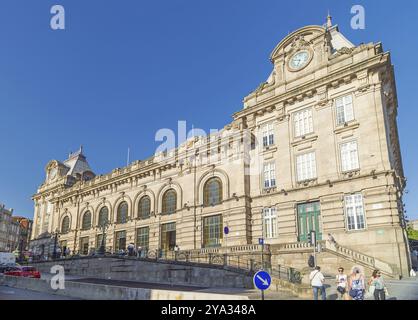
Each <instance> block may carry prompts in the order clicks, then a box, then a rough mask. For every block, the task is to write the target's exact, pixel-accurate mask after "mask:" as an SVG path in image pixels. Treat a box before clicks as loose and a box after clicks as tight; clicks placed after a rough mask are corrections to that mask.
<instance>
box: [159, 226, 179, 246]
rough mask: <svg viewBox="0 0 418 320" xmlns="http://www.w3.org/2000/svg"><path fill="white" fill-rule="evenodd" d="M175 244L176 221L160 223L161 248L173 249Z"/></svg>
mask: <svg viewBox="0 0 418 320" xmlns="http://www.w3.org/2000/svg"><path fill="white" fill-rule="evenodd" d="M175 246H176V223H175V222H171V223H165V224H163V225H161V249H162V250H164V251H165V250H174V247H175Z"/></svg>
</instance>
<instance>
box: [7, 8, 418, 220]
mask: <svg viewBox="0 0 418 320" xmlns="http://www.w3.org/2000/svg"><path fill="white" fill-rule="evenodd" d="M54 4H61V5H63V6H64V7H65V9H66V30H65V31H53V30H51V29H50V18H51V14H50V8H51V7H52V5H54ZM353 4H362V5H363V6H364V7H365V9H366V29H365V30H352V29H351V28H350V19H351V13H350V9H351V6H352V5H353ZM328 9H329V10H330V12H331V14H332V16H333V21H334V23H337V24H338V25H339V26H340V30H341V31H342V32H343V33H344V34H345V35H346V36H347V37H348V38H349V39H350V40H351V41H352V42H353V43H355V44H359V43H361V42H372V41H373V42H378V41H382V42H383V46H384V49H385V50H389V51H391V52H392V60H393V63H394V65H395V72H396V79H397V89H398V98H399V117H398V120H399V131H400V140H401V147H402V155H403V164H404V168H405V173H406V176H407V178H408V186H407V189H408V190H409V193H408V194H407V195H406V197H405V203H406V207H407V210H408V215H409V216H410V217H414V218H418V170H417V169H416V166H417V161H416V159H417V158H418V148H417V145H418V142H417V141H418V125H417V119H418V107H417V102H416V101H417V99H416V94H417V92H418V84H417V83H418V81H417V78H416V76H417V71H418V58H417V52H418V41H417V36H416V32H417V23H418V4H417V1H412V0H411V1H397V2H393V4H392V5H388V4H386V3H385V4H383V3H382V1H376V0H373V1H356V2H354V3H353V2H351V1H310V0H307V1H302V0H300V1H297V2H295V1H277V0H274V1H263V0H257V1H256V0H252V1H248V0H229V1H225V0H205V1H203V0H166V1H161V0H160V1H159V0H157V1H156V0H152V1H151V0H148V1H140V0H120V1H102V0H54V1H49V0H36V1H34V0H26V1H23V0H1V3H0V46H1V48H0V126H1V134H0V202H3V203H5V204H6V206H7V207H13V208H15V212H16V214H20V215H26V216H30V217H31V216H32V215H33V208H32V201H31V199H30V197H31V195H32V194H34V193H35V192H36V189H37V187H38V186H39V184H40V183H42V181H43V179H44V174H45V173H44V167H45V165H46V164H47V163H48V161H49V160H51V159H58V160H64V159H65V158H66V156H67V155H68V152H69V151H70V150H73V151H74V150H76V149H77V148H78V146H79V145H80V144H83V145H84V147H85V154H86V155H87V157H88V160H89V162H90V164H91V166H92V167H93V170H94V171H95V172H96V173H106V172H109V171H111V170H112V169H113V168H115V167H121V166H123V165H124V164H125V163H126V153H127V148H128V146H130V148H131V159H143V158H146V157H148V156H150V155H151V154H152V153H153V152H154V150H155V148H156V147H157V143H156V142H155V141H154V135H155V132H156V131H157V130H158V129H159V128H165V127H167V128H173V129H176V126H177V121H178V120H187V122H188V128H191V126H192V125H194V126H195V127H200V128H203V129H205V130H209V129H210V128H222V127H223V126H224V125H225V124H227V123H228V122H229V121H230V120H231V115H232V114H233V113H234V112H235V111H237V110H240V109H241V108H242V102H241V101H242V98H243V97H244V96H245V95H247V94H248V93H249V92H250V91H252V90H253V89H255V88H256V87H257V86H258V84H260V83H261V82H262V81H265V80H266V78H267V76H268V75H269V73H270V71H271V68H272V66H271V64H270V62H269V59H268V58H269V54H270V52H271V50H272V49H273V48H274V47H275V46H276V44H277V43H278V42H279V41H280V40H281V39H282V38H283V37H285V36H286V35H287V34H288V33H289V32H291V31H293V30H295V29H297V28H300V27H303V26H305V25H310V24H323V23H324V22H325V17H326V14H327V11H328Z"/></svg>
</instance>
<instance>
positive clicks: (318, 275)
mask: <svg viewBox="0 0 418 320" xmlns="http://www.w3.org/2000/svg"><path fill="white" fill-rule="evenodd" d="M309 280H310V281H311V286H312V289H313V295H314V300H318V291H319V290H321V296H322V300H327V295H326V293H325V286H324V280H325V277H324V275H323V274H322V272H321V268H320V267H319V266H317V267H316V268H315V270H314V271H312V272H311V274H310V275H309Z"/></svg>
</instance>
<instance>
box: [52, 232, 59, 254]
mask: <svg viewBox="0 0 418 320" xmlns="http://www.w3.org/2000/svg"><path fill="white" fill-rule="evenodd" d="M58 233H59V230H58V229H56V230H55V232H54V251H53V253H52V259H56V258H57V244H58Z"/></svg>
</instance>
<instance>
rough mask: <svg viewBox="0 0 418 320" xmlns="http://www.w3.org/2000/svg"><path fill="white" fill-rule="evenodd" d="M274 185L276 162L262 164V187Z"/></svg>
mask: <svg viewBox="0 0 418 320" xmlns="http://www.w3.org/2000/svg"><path fill="white" fill-rule="evenodd" d="M275 186H276V164H275V163H274V162H270V163H265V164H264V188H265V189H267V188H272V187H275Z"/></svg>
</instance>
